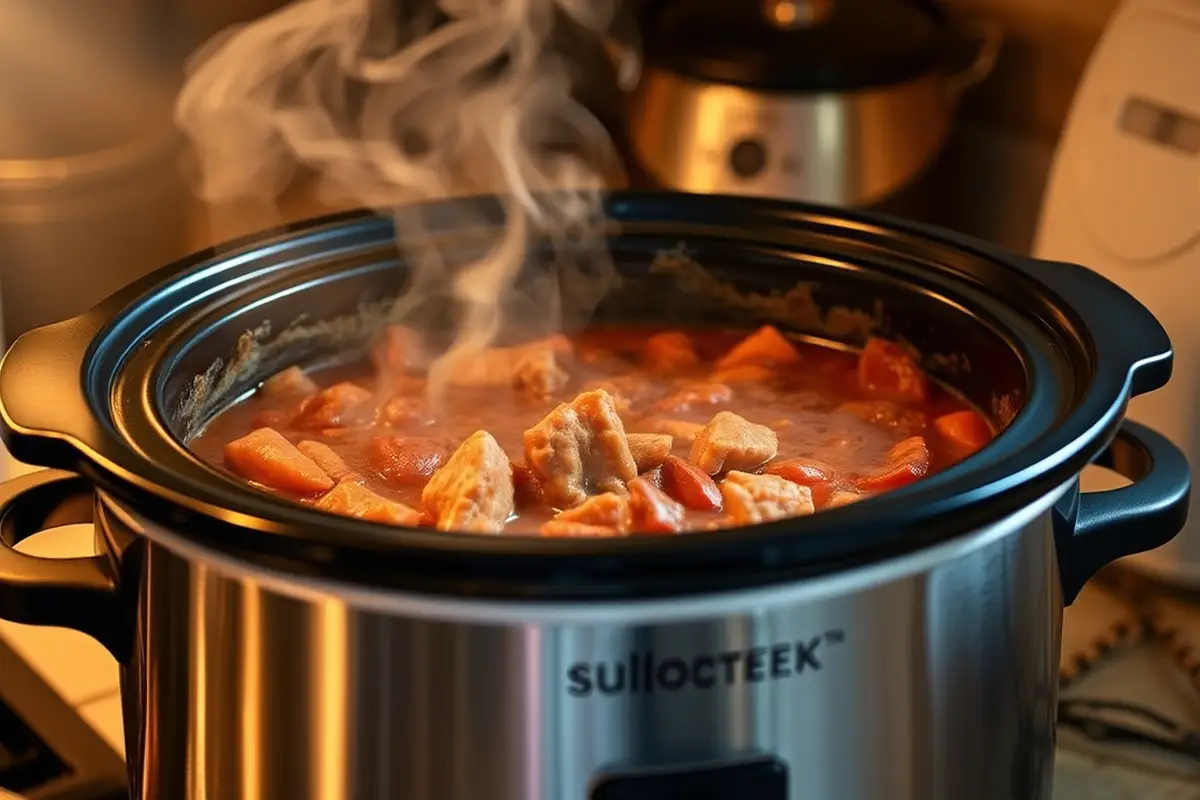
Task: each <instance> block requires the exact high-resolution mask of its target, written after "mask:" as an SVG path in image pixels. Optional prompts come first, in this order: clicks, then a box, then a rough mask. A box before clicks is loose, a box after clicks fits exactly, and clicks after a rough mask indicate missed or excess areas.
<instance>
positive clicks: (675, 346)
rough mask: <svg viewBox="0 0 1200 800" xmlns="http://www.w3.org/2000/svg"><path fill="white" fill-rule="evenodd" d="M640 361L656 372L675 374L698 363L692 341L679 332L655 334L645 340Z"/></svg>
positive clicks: (698, 359)
mask: <svg viewBox="0 0 1200 800" xmlns="http://www.w3.org/2000/svg"><path fill="white" fill-rule="evenodd" d="M642 360H643V361H644V362H645V363H646V365H647V366H648V367H650V369H652V370H655V371H656V372H675V371H677V370H681V369H687V368H688V367H692V366H695V365H696V364H698V363H700V358H699V356H697V355H696V349H695V348H694V347H693V346H692V340H691V339H690V338H689V337H688V335H687V334H685V333H681V332H680V331H667V332H665V333H656V334H655V335H653V336H651V337H650V338H649V339H647V340H646V344H645V345H644V346H643V347H642Z"/></svg>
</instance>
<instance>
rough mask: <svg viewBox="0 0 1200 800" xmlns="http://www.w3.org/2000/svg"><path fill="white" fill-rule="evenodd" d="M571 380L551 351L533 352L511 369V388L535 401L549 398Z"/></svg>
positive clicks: (523, 357)
mask: <svg viewBox="0 0 1200 800" xmlns="http://www.w3.org/2000/svg"><path fill="white" fill-rule="evenodd" d="M570 380H571V376H570V375H568V374H567V371H566V370H565V369H563V368H562V367H560V366H559V364H558V356H557V355H556V354H555V352H554V351H553V350H550V349H544V350H533V351H531V352H529V353H527V354H525V355H523V356H521V358H520V359H519V360H518V361H517V362H516V365H515V366H514V367H513V376H512V382H513V387H514V388H516V389H519V390H521V391H522V392H524V393H525V394H527V395H529V396H530V397H533V398H535V399H539V400H540V399H544V398H546V397H550V396H551V395H553V394H554V393H555V392H557V391H559V390H560V389H562V388H563V387H564V386H566V385H567V382H568V381H570Z"/></svg>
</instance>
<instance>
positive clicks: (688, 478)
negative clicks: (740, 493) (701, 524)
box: [659, 456, 721, 511]
mask: <svg viewBox="0 0 1200 800" xmlns="http://www.w3.org/2000/svg"><path fill="white" fill-rule="evenodd" d="M659 481H660V485H661V488H662V490H663V491H664V492H666V493H667V494H668V495H670V496H671V497H673V498H675V499H676V500H678V501H679V502H681V503H683V505H684V506H686V507H687V508H691V509H694V510H696V511H720V510H721V490H720V489H718V488H717V484H716V481H714V480H713V479H712V478H710V477H709V475H708V473H707V472H705V471H704V470H702V469H700V468H699V467H694V466H692V465H691V464H689V463H688V462H686V461H684V460H683V459H682V458H679V457H678V456H668V457H667V458H666V460H665V461H663V465H662V470H661V472H660V478H659Z"/></svg>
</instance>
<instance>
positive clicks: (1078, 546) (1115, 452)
mask: <svg viewBox="0 0 1200 800" xmlns="http://www.w3.org/2000/svg"><path fill="white" fill-rule="evenodd" d="M1095 464H1096V465H1097V466H1101V467H1105V468H1107V469H1111V470H1112V471H1114V472H1116V473H1117V474H1119V475H1122V476H1124V477H1126V478H1128V479H1129V480H1131V481H1133V483H1131V484H1130V485H1129V486H1125V487H1122V488H1120V489H1113V490H1111V491H1107V492H1087V493H1085V494H1081V495H1079V496H1078V498H1079V499H1078V504H1077V507H1076V508H1075V512H1074V529H1073V531H1072V532H1071V534H1070V536H1069V537H1068V538H1067V539H1066V541H1065V542H1060V547H1064V548H1065V551H1066V552H1064V553H1063V554H1062V555H1061V556H1060V558H1059V564H1060V572H1061V577H1062V586H1063V602H1065V603H1067V604H1070V603H1071V602H1072V601H1073V600H1074V599H1075V597H1076V596H1077V595H1078V594H1079V590H1080V589H1082V588H1083V585H1084V584H1085V583H1086V582H1087V581H1088V579H1090V578H1091V577H1092V576H1093V575H1095V574H1096V572H1097V571H1098V570H1100V569H1101V568H1102V567H1104V566H1106V565H1108V564H1111V563H1112V562H1114V561H1116V560H1117V559H1120V558H1124V557H1125V556H1129V555H1133V554H1134V553H1141V552H1145V551H1146V550H1153V549H1154V548H1156V547H1159V546H1161V545H1164V544H1166V543H1167V542H1169V541H1171V539H1173V538H1174V537H1175V535H1176V534H1177V533H1179V531H1181V530H1182V529H1183V525H1184V523H1185V522H1187V516H1188V498H1189V495H1190V492H1191V481H1192V477H1191V470H1190V469H1189V467H1188V462H1187V458H1186V457H1185V456H1184V454H1183V452H1182V451H1180V449H1179V448H1178V447H1176V446H1175V445H1174V444H1173V443H1172V442H1171V441H1170V440H1169V439H1167V438H1166V437H1165V436H1163V435H1162V434H1161V433H1157V432H1155V431H1153V430H1151V429H1150V428H1147V427H1146V426H1144V425H1140V424H1138V423H1136V422H1133V421H1131V420H1125V421H1124V422H1122V423H1121V428H1120V430H1118V431H1117V435H1116V438H1114V439H1113V441H1112V443H1111V444H1110V445H1109V446H1108V448H1107V449H1106V450H1105V451H1104V452H1103V453H1102V454H1101V455H1100V457H1099V458H1097V459H1096V461H1095ZM1067 519H1068V520H1069V519H1071V517H1070V516H1067Z"/></svg>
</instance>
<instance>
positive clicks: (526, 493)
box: [512, 462, 542, 507]
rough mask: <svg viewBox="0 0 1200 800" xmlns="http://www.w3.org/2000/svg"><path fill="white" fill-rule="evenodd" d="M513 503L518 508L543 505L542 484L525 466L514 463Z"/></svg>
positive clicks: (535, 474)
mask: <svg viewBox="0 0 1200 800" xmlns="http://www.w3.org/2000/svg"><path fill="white" fill-rule="evenodd" d="M512 477H513V501H514V502H515V503H516V505H517V506H518V507H523V506H536V505H541V502H542V482H541V481H540V480H538V476H537V473H535V472H534V471H533V470H531V469H530V468H529V467H527V466H525V465H524V464H518V463H516V462H512Z"/></svg>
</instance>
